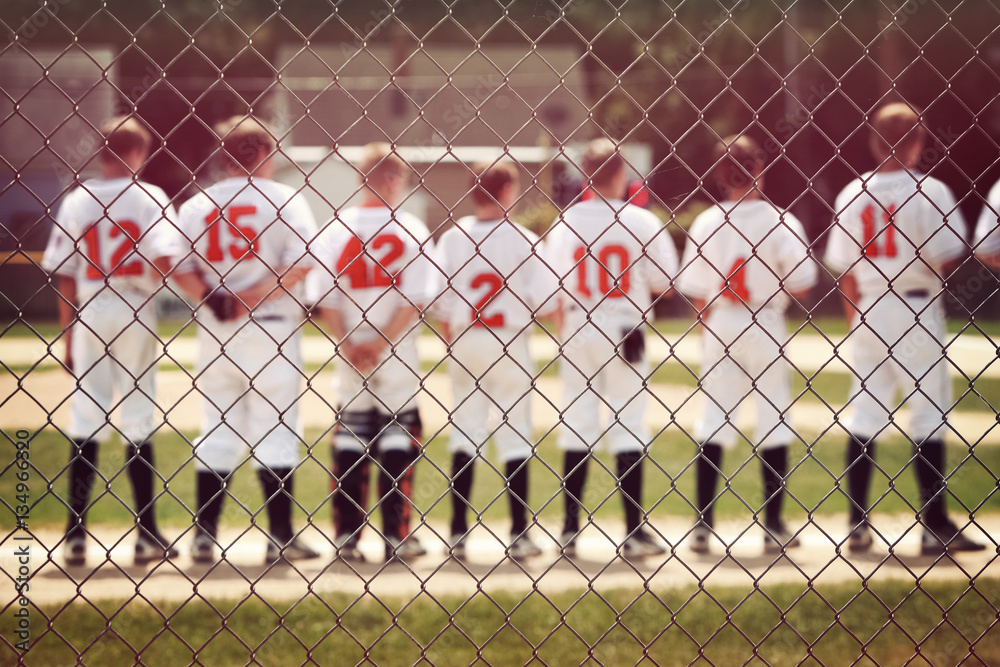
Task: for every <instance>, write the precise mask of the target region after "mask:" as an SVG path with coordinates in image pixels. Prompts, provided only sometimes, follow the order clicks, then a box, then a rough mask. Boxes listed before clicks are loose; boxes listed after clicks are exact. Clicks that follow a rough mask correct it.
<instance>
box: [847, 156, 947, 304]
mask: <svg viewBox="0 0 1000 667" xmlns="http://www.w3.org/2000/svg"><path fill="white" fill-rule="evenodd" d="M836 208H837V212H838V213H837V217H836V219H835V221H834V225H833V227H832V228H831V231H830V241H829V247H828V250H827V263H829V264H830V265H831V266H832V267H833V268H835V269H837V270H841V271H846V270H851V271H852V273H853V274H854V275H855V276H856V278H857V282H858V287H859V289H860V290H861V295H862V297H863V298H868V299H873V298H878V297H879V296H880V295H882V294H885V293H886V292H890V291H891V292H894V293H896V294H901V295H905V294H906V293H916V292H921V291H926V292H928V293H929V294H930V295H934V294H935V293H936V292H937V291H939V290H940V288H941V276H940V273H939V272H940V267H941V265H942V264H944V263H945V262H948V261H949V260H952V259H955V258H956V257H959V256H960V255H961V254H962V253H963V252H964V251H965V249H966V244H965V241H964V239H965V222H964V220H963V218H962V215H961V212H960V211H959V209H958V208H957V204H956V202H955V198H954V196H953V195H952V193H951V191H950V190H949V189H948V187H947V186H946V185H944V184H943V183H941V182H940V181H938V180H937V179H934V178H931V177H930V176H926V175H924V174H920V173H917V172H909V171H905V170H899V171H891V172H877V173H874V174H866V175H865V176H863V177H862V178H861V179H859V180H856V181H854V182H852V183H851V184H850V185H848V186H847V187H846V188H845V189H844V191H843V192H841V193H840V195H839V196H838V197H837V204H836Z"/></svg>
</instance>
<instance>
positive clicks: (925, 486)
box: [916, 440, 948, 530]
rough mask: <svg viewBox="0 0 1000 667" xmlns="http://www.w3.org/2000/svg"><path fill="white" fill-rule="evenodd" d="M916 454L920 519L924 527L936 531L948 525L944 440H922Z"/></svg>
mask: <svg viewBox="0 0 1000 667" xmlns="http://www.w3.org/2000/svg"><path fill="white" fill-rule="evenodd" d="M916 453H917V456H916V470H917V483H918V484H919V485H920V499H921V501H922V502H923V509H921V510H920V517H921V520H922V521H923V524H924V525H925V526H927V527H928V528H930V529H932V530H937V529H939V528H943V527H945V526H946V525H947V524H948V510H947V502H946V495H945V491H944V488H945V482H944V465H945V450H944V440H924V441H923V442H922V443H920V444H919V445H917V446H916Z"/></svg>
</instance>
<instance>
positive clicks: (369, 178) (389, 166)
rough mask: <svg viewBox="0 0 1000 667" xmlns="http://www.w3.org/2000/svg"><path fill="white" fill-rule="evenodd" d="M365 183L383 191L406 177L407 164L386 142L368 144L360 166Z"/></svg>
mask: <svg viewBox="0 0 1000 667" xmlns="http://www.w3.org/2000/svg"><path fill="white" fill-rule="evenodd" d="M358 166H359V167H360V169H361V174H362V176H363V177H364V179H365V182H366V183H367V184H368V185H370V186H371V187H372V188H374V189H375V190H379V191H381V190H382V189H383V188H385V187H391V186H392V184H393V183H395V182H397V181H398V180H399V179H402V178H405V176H406V171H407V167H406V163H405V162H403V158H401V157H399V155H398V154H396V152H395V151H393V149H392V146H391V145H390V144H388V143H386V142H382V141H379V142H374V143H370V144H367V145H366V146H365V147H364V151H363V153H362V157H361V164H360V165H358Z"/></svg>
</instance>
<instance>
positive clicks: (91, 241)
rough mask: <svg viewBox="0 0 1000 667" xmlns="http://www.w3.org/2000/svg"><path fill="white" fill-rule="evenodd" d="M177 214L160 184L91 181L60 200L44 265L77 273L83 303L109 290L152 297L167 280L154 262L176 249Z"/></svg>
mask: <svg viewBox="0 0 1000 667" xmlns="http://www.w3.org/2000/svg"><path fill="white" fill-rule="evenodd" d="M175 219H176V214H175V213H174V208H173V206H171V205H170V200H169V199H168V198H167V195H166V193H164V192H163V190H161V189H160V188H158V187H156V186H155V185H150V184H149V183H143V182H141V181H133V180H132V179H131V178H113V179H93V180H89V181H86V182H85V183H84V184H83V185H82V186H80V187H78V188H74V189H73V190H72V191H71V192H70V193H69V194H67V195H66V196H65V197H64V198H63V200H62V203H61V204H60V205H59V211H58V213H56V216H55V225H54V226H53V228H52V235H51V236H50V237H49V243H48V246H47V247H46V249H45V256H44V257H43V259H42V268H43V269H45V270H46V271H48V272H49V273H55V274H57V275H60V276H67V277H69V278H74V279H75V280H76V285H77V296H78V298H79V299H80V305H83V304H85V303H86V302H87V301H88V300H89V299H90V298H91V297H93V296H94V295H95V294H97V293H98V292H100V291H103V290H105V289H110V290H112V291H116V292H119V293H121V292H124V291H126V290H127V291H137V292H140V293H141V294H143V295H145V296H150V295H152V294H153V293H154V292H156V290H158V289H159V288H160V286H161V285H162V284H163V281H162V277H161V276H160V275H159V273H157V272H156V271H155V269H153V267H152V261H153V260H154V259H159V258H161V257H169V256H171V255H172V254H173V253H174V252H175V249H176V244H177V230H176V228H175V226H174V220H175ZM161 223H162V224H161Z"/></svg>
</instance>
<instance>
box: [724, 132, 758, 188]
mask: <svg viewBox="0 0 1000 667" xmlns="http://www.w3.org/2000/svg"><path fill="white" fill-rule="evenodd" d="M712 161H713V164H714V165H715V166H713V167H712V178H714V179H715V182H716V183H718V185H719V187H721V188H722V189H723V191H727V190H730V189H733V188H744V187H746V186H747V185H748V184H749V183H751V182H752V181H753V180H754V179H755V178H756V177H757V176H758V175H759V174H760V172H761V170H763V168H764V161H765V154H764V150H763V149H762V148H761V147H760V144H758V143H757V142H756V141H754V140H753V139H751V138H750V137H748V136H746V135H736V134H734V135H731V136H728V137H726V138H724V139H722V140H721V141H719V142H717V143H716V144H715V148H714V149H713V150H712Z"/></svg>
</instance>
